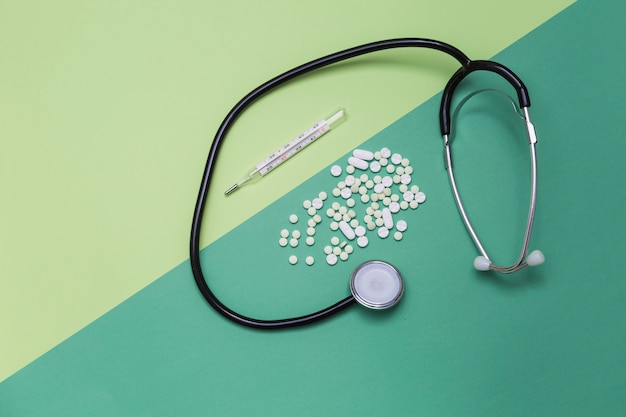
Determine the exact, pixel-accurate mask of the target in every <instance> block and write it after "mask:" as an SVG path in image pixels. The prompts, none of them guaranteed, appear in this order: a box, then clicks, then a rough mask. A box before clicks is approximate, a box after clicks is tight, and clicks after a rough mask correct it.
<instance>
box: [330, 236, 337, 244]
mask: <svg viewBox="0 0 626 417" xmlns="http://www.w3.org/2000/svg"><path fill="white" fill-rule="evenodd" d="M330 244H331V245H334V246H337V245H338V244H339V238H338V237H337V236H333V237H331V238H330Z"/></svg>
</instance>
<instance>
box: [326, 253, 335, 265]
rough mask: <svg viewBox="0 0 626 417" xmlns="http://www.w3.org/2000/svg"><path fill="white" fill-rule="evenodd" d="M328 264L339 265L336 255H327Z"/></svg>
mask: <svg viewBox="0 0 626 417" xmlns="http://www.w3.org/2000/svg"><path fill="white" fill-rule="evenodd" d="M326 263H327V264H328V265H331V266H332V265H335V264H336V263H337V255H335V254H334V253H330V254H328V255H326Z"/></svg>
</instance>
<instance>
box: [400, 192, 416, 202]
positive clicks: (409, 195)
mask: <svg viewBox="0 0 626 417" xmlns="http://www.w3.org/2000/svg"><path fill="white" fill-rule="evenodd" d="M402 199H403V200H404V201H407V202H408V201H413V200H414V199H415V194H413V192H411V191H407V192H405V193H404V194H402Z"/></svg>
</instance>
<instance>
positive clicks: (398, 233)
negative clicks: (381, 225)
mask: <svg viewBox="0 0 626 417" xmlns="http://www.w3.org/2000/svg"><path fill="white" fill-rule="evenodd" d="M393 238H394V239H395V240H402V232H395V233H394V234H393Z"/></svg>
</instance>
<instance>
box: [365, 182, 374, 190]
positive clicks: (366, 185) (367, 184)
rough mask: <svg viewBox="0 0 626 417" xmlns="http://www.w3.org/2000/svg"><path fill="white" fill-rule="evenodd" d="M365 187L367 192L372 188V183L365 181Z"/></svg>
mask: <svg viewBox="0 0 626 417" xmlns="http://www.w3.org/2000/svg"><path fill="white" fill-rule="evenodd" d="M365 187H366V188H367V189H368V190H371V189H372V188H374V181H372V180H367V181H365Z"/></svg>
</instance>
